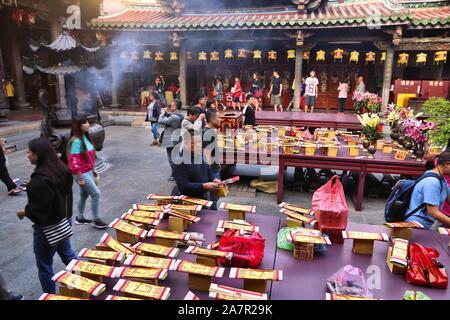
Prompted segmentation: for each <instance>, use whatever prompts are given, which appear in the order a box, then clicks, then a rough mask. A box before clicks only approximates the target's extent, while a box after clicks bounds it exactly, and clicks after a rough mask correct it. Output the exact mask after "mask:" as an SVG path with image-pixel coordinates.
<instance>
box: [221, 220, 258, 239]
mask: <svg viewBox="0 0 450 320" xmlns="http://www.w3.org/2000/svg"><path fill="white" fill-rule="evenodd" d="M228 229H233V230H239V231H240V232H241V233H252V232H259V227H258V226H255V225H253V224H250V223H248V222H246V221H243V220H234V221H228V220H219V223H218V224H217V228H216V234H217V235H218V236H221V235H223V234H224V233H225V230H228Z"/></svg>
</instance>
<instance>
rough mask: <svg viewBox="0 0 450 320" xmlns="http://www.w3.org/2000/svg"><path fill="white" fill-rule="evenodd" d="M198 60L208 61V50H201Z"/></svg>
mask: <svg viewBox="0 0 450 320" xmlns="http://www.w3.org/2000/svg"><path fill="white" fill-rule="evenodd" d="M198 60H199V61H206V60H208V59H207V58H206V52H205V51H201V52H199V53H198Z"/></svg>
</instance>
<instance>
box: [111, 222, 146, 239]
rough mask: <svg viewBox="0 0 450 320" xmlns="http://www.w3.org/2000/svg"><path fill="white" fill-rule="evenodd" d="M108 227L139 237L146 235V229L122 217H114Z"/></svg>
mask: <svg viewBox="0 0 450 320" xmlns="http://www.w3.org/2000/svg"><path fill="white" fill-rule="evenodd" d="M109 227H110V228H113V229H116V230H119V231H122V232H124V233H128V234H131V235H133V236H136V237H139V238H145V236H146V235H147V230H144V229H141V228H139V227H136V226H134V225H132V224H130V223H128V222H125V221H124V220H122V219H114V221H113V222H111V223H110V224H109Z"/></svg>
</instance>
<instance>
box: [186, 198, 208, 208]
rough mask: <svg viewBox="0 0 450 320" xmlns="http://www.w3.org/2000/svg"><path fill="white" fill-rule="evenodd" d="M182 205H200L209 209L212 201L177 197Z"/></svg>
mask: <svg viewBox="0 0 450 320" xmlns="http://www.w3.org/2000/svg"><path fill="white" fill-rule="evenodd" d="M178 198H179V199H180V200H181V201H182V202H183V203H187V204H196V205H200V206H202V207H204V208H210V207H211V206H212V204H213V203H212V201H208V200H204V199H198V198H192V197H188V196H179V197H178Z"/></svg>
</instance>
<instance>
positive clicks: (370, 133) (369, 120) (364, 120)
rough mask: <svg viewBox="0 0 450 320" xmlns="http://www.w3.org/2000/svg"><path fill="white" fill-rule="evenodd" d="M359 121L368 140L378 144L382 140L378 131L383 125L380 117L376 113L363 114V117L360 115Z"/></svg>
mask: <svg viewBox="0 0 450 320" xmlns="http://www.w3.org/2000/svg"><path fill="white" fill-rule="evenodd" d="M358 119H359V122H360V123H361V125H362V128H363V130H362V131H363V133H364V135H365V136H366V137H367V139H369V140H370V141H372V142H376V141H377V140H378V139H379V138H380V133H379V131H378V125H379V124H380V123H381V119H380V117H379V116H378V115H377V114H376V113H372V114H368V113H363V114H362V115H358Z"/></svg>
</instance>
